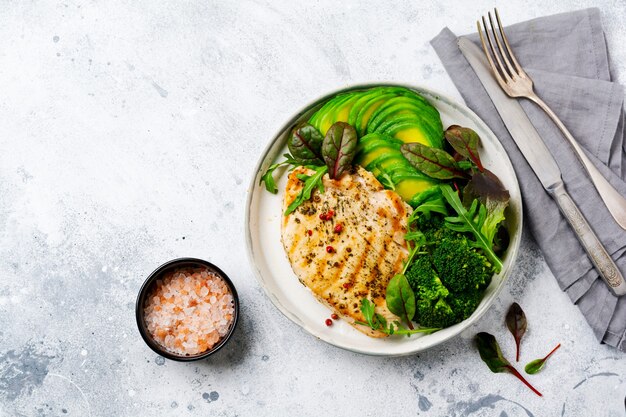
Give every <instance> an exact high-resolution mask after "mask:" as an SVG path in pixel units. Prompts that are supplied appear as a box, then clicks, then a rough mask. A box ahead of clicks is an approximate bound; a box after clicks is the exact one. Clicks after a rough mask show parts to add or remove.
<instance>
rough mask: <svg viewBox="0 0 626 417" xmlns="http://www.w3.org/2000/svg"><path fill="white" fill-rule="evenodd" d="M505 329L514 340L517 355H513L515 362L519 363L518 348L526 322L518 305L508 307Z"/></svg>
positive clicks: (524, 331)
mask: <svg viewBox="0 0 626 417" xmlns="http://www.w3.org/2000/svg"><path fill="white" fill-rule="evenodd" d="M505 321H506V327H508V329H509V331H510V332H511V333H512V334H513V338H514V339H515V346H516V351H517V353H516V354H515V362H519V346H520V342H521V340H522V336H524V333H526V327H527V326H528V322H527V321H526V314H524V310H522V307H520V305H519V304H517V303H513V304H511V307H509V311H508V312H507V313H506V319H505Z"/></svg>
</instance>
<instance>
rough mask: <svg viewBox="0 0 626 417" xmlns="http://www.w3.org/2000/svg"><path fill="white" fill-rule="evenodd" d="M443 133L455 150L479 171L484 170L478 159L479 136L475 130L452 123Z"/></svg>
mask: <svg viewBox="0 0 626 417" xmlns="http://www.w3.org/2000/svg"><path fill="white" fill-rule="evenodd" d="M444 135H445V137H446V140H447V141H448V143H449V144H450V145H452V147H453V148H454V150H455V151H457V152H458V153H459V154H460V155H462V156H463V157H465V158H467V159H469V160H470V161H472V162H473V163H474V164H475V165H476V167H477V168H478V170H479V171H483V170H484V167H483V164H482V162H481V161H480V155H479V154H478V146H479V145H480V137H479V136H478V134H477V133H476V132H474V131H473V130H472V129H470V128H469V127H461V126H457V125H452V126H450V127H449V128H448V129H446V132H445V134H444Z"/></svg>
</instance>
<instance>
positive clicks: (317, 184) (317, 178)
mask: <svg viewBox="0 0 626 417" xmlns="http://www.w3.org/2000/svg"><path fill="white" fill-rule="evenodd" d="M327 170H328V168H327V167H326V166H321V167H316V168H315V173H314V174H313V175H310V176H309V175H303V174H300V175H298V178H299V179H300V180H302V181H304V186H303V187H302V190H300V192H299V193H298V195H297V196H296V198H295V199H294V200H293V202H292V203H291V204H289V207H287V210H285V216H287V215H288V214H291V213H293V212H294V210H295V209H297V208H298V207H299V206H300V205H301V204H302V203H304V202H305V201H308V200H310V199H311V195H312V194H313V191H314V190H315V189H319V190H320V192H321V193H323V192H324V183H323V182H322V178H323V177H324V174H326V171H327Z"/></svg>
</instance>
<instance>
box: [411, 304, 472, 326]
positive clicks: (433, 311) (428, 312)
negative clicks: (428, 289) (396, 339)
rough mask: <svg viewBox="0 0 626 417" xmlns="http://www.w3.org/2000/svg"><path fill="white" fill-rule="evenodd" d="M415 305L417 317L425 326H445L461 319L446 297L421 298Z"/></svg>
mask: <svg viewBox="0 0 626 417" xmlns="http://www.w3.org/2000/svg"><path fill="white" fill-rule="evenodd" d="M415 307H416V309H415V319H416V320H417V321H418V322H419V324H420V325H421V326H424V327H440V328H444V327H449V326H452V325H453V324H455V323H458V322H460V321H461V320H459V319H458V315H457V314H456V313H455V312H454V311H453V310H452V308H451V307H450V305H449V304H448V303H447V302H446V300H445V299H444V298H440V299H438V300H436V301H435V300H427V299H419V300H417V301H416V304H415Z"/></svg>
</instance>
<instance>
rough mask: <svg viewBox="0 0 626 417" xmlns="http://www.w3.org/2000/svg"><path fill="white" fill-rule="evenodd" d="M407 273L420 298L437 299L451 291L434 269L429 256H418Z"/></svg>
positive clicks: (408, 279)
mask: <svg viewBox="0 0 626 417" xmlns="http://www.w3.org/2000/svg"><path fill="white" fill-rule="evenodd" d="M405 275H406V279H407V281H409V285H410V286H411V288H412V289H413V291H414V292H415V296H416V297H418V298H420V299H427V300H437V299H439V298H441V297H447V296H448V294H449V293H450V292H449V291H448V289H447V288H446V287H444V285H443V284H442V282H441V279H439V277H438V276H437V272H435V270H434V269H433V267H432V265H431V263H430V259H429V256H418V257H416V258H415V259H414V260H413V263H411V266H410V267H409V270H408V271H406V274H405Z"/></svg>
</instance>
